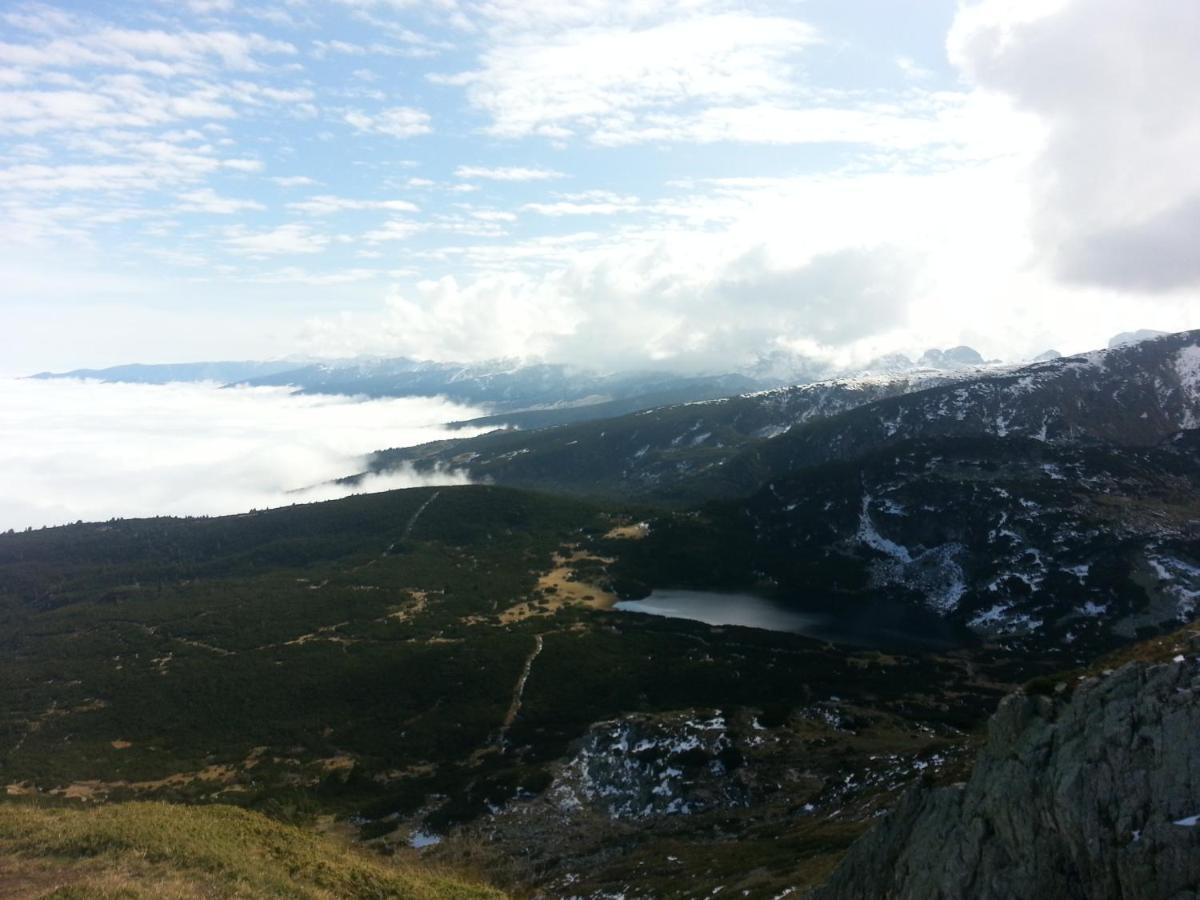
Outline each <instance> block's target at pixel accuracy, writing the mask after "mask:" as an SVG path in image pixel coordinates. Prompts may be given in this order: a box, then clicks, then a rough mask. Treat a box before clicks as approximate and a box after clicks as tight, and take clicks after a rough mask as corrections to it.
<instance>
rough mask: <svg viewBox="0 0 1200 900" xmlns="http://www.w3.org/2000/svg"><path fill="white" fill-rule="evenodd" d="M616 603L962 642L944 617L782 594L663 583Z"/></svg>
mask: <svg viewBox="0 0 1200 900" xmlns="http://www.w3.org/2000/svg"><path fill="white" fill-rule="evenodd" d="M614 608H615V609H617V610H619V611H620V612H625V613H641V614H642V615H651V616H664V617H666V618H669V619H690V620H691V621H693V622H703V623H705V624H706V625H741V626H743V627H745V628H762V629H765V630H767V631H786V632H789V633H791V634H802V635H805V636H807V637H812V638H817V639H819V640H823V641H831V642H833V643H839V644H852V645H856V646H867V647H910V648H914V649H916V648H926V649H933V648H944V647H949V646H953V645H954V644H956V643H958V642H957V641H956V640H955V639H954V637H953V636H951V635H950V634H949V633H948V632H947V631H946V628H945V625H944V623H942V622H937V621H933V620H931V619H930V618H928V617H923V616H922V617H918V619H917V620H911V617H910V615H909V614H908V613H907V612H899V611H897V610H886V609H874V610H872V611H871V612H870V614H869V615H862V614H860V615H858V616H855V617H840V616H834V615H830V614H826V613H812V612H803V611H802V610H800V609H797V608H796V606H794V605H792V604H790V603H786V602H784V601H782V600H775V599H771V598H769V597H760V596H758V595H755V594H746V593H734V592H722V591H686V590H675V589H659V590H655V591H651V593H650V595H649V596H647V597H646V598H645V599H643V600H622V601H620V602H619V603H617V604H616V606H615V607H614Z"/></svg>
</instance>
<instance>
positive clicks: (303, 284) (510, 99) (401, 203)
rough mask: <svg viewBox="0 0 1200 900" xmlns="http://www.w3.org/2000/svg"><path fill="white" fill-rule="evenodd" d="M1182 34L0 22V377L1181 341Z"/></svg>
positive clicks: (1071, 2)
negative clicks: (397, 360)
mask: <svg viewBox="0 0 1200 900" xmlns="http://www.w3.org/2000/svg"><path fill="white" fill-rule="evenodd" d="M1191 7H1192V5H1191V4H1183V3H1180V4H1167V5H1166V6H1165V7H1152V8H1151V9H1150V10H1149V11H1147V6H1146V5H1145V4H1141V3H1137V2H1134V0H1053V2H1051V0H1046V2H1040V3H1024V2H999V0H986V2H980V3H970V4H956V3H953V2H941V0H904V2H880V0H874V2H868V0H853V2H832V0H811V2H787V0H778V2H766V0H764V2H746V3H732V2H726V0H643V2H638V3H605V2H597V0H579V2H559V0H438V2H421V3H416V2H407V0H290V2H282V3H256V2H241V0H189V2H181V0H173V2H165V0H164V2H142V3H99V2H91V3H60V4H19V3H18V4H8V5H7V6H6V8H5V11H4V12H3V13H2V14H0V93H2V94H3V95H4V96H3V99H2V100H0V206H2V207H3V213H4V215H3V219H4V222H3V224H2V225H0V230H2V231H3V243H2V245H0V277H2V278H3V279H4V282H5V284H6V285H7V287H6V289H5V290H4V292H3V294H2V295H0V326H2V327H0V331H2V334H0V341H2V342H3V343H2V344H0V352H2V353H3V356H4V360H5V362H4V368H5V370H8V371H12V372H20V371H26V370H29V369H40V368H49V367H70V366H75V365H102V364H112V363H118V362H126V361H132V360H143V361H168V360H181V359H194V358H217V357H223V358H236V357H270V356H280V355H288V354H312V355H334V356H342V355H353V354H358V353H369V354H382V355H401V354H404V355H414V356H425V357H433V358H439V359H481V358H490V357H496V356H528V357H539V358H545V359H559V360H565V361H571V362H579V363H582V364H589V365H596V366H602V367H616V366H624V365H634V364H644V363H647V362H650V363H654V364H658V365H668V366H676V367H684V368H701V369H705V368H707V369H712V368H716V369H722V368H729V367H733V366H734V365H741V364H744V363H745V362H746V361H748V360H751V359H753V358H754V357H755V356H757V355H761V354H766V353H771V352H785V353H794V354H799V355H803V356H806V357H813V358H819V359H823V360H836V361H838V362H841V363H845V364H851V363H853V362H854V361H855V360H864V359H866V358H869V357H870V356H871V355H874V354H876V353H879V352H885V351H889V350H907V351H910V352H911V351H914V350H915V351H918V352H919V351H920V350H921V349H923V348H924V347H925V346H930V345H934V344H941V345H945V344H950V343H958V342H969V343H972V344H974V345H976V346H979V347H980V349H981V350H983V351H984V352H985V354H987V355H989V356H1005V357H1008V358H1016V357H1020V356H1022V355H1032V354H1033V353H1036V352H1039V351H1040V350H1043V349H1045V348H1046V347H1048V346H1051V345H1053V346H1057V347H1059V349H1062V350H1066V351H1070V350H1081V349H1086V348H1088V347H1091V346H1095V345H1097V344H1100V343H1103V340H1104V339H1105V338H1106V337H1107V336H1108V335H1109V334H1111V333H1112V332H1114V331H1118V330H1124V329H1128V328H1137V327H1159V328H1164V329H1175V328H1183V327H1191V326H1196V325H1197V324H1200V322H1198V321H1197V318H1198V317H1197V315H1196V313H1197V312H1198V311H1200V303H1198V302H1197V295H1196V289H1197V286H1198V285H1200V272H1198V271H1196V264H1195V263H1194V262H1191V261H1190V259H1189V257H1194V256H1195V254H1194V251H1193V250H1192V249H1189V246H1188V245H1187V242H1186V241H1184V242H1182V245H1181V241H1180V240H1179V238H1178V237H1177V235H1178V234H1179V233H1180V232H1181V231H1182V232H1183V233H1187V229H1188V228H1189V227H1190V226H1191V225H1192V224H1200V200H1198V199H1197V198H1200V176H1198V175H1197V174H1196V172H1195V168H1196V167H1195V166H1194V164H1193V163H1192V162H1191V161H1192V160H1194V159H1195V158H1197V156H1200V137H1198V134H1197V131H1198V129H1200V123H1197V121H1196V119H1197V114H1196V111H1195V109H1194V107H1193V101H1192V99H1191V98H1190V96H1189V95H1190V91H1189V90H1187V89H1186V88H1185V87H1183V86H1185V85H1192V84H1196V83H1200V79H1198V77H1197V76H1200V71H1197V63H1196V61H1195V54H1194V52H1193V51H1194V47H1195V46H1196V41H1197V40H1200V26H1198V19H1197V16H1198V14H1197V13H1196V12H1195V11H1194V10H1193V9H1192V8H1191ZM1191 233H1193V234H1194V233H1195V232H1194V231H1193V232H1191Z"/></svg>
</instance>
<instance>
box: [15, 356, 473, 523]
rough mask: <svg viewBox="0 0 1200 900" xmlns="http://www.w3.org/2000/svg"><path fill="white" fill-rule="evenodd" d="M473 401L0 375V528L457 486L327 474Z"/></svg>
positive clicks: (406, 476)
mask: <svg viewBox="0 0 1200 900" xmlns="http://www.w3.org/2000/svg"><path fill="white" fill-rule="evenodd" d="M484 412H485V411H483V410H479V409H474V408H471V407H466V406H459V405H456V404H453V403H450V402H448V401H446V400H444V399H442V398H439V397H410V398H397V399H381V400H365V399H363V398H351V397H333V396H317V395H301V394H293V393H291V392H290V391H289V389H287V388H228V389H226V388H221V387H220V386H218V385H216V384H169V385H139V384H104V383H101V382H96V381H80V380H53V381H38V380H27V379H0V530H7V529H10V528H11V529H16V530H22V529H24V528H27V527H34V528H37V527H41V526H43V525H60V524H64V523H68V522H75V521H78V520H84V521H102V520H106V519H110V518H114V517H124V518H130V517H139V516H155V515H193V516H195V515H223V514H228V513H239V512H245V511H247V510H250V509H264V508H268V507H273V506H284V505H288V504H291V503H297V502H309V501H315V500H329V499H334V498H336V497H342V496H346V495H348V494H351V493H369V492H375V491H385V490H392V489H396V488H408V487H418V486H422V485H429V484H463V483H466V482H467V478H466V476H465V475H464V474H463V473H459V472H441V473H434V474H429V475H421V474H417V473H415V472H412V471H404V472H396V473H389V474H387V475H377V476H369V477H367V478H366V479H364V480H363V482H362V483H360V484H359V485H357V486H355V487H347V486H343V485H336V484H330V483H328V482H330V481H331V480H332V479H336V478H340V477H342V476H344V475H350V474H353V473H356V472H361V471H363V469H364V467H365V465H366V463H367V461H368V459H369V457H370V454H371V452H372V451H375V450H379V449H383V448H387V447H403V446H411V445H413V444H419V443H423V442H425V441H432V440H438V439H440V438H443V437H446V436H448V435H449V434H450V432H449V431H448V429H446V428H445V423H446V422H451V421H456V420H459V421H461V420H463V419H469V418H472V417H474V416H478V415H483V414H484ZM472 433H475V432H471V431H469V430H460V431H455V432H453V434H454V435H455V436H459V437H464V436H468V435H470V434H472ZM297 492H299V493H297Z"/></svg>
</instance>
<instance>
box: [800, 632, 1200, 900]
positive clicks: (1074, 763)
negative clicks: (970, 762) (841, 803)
mask: <svg viewBox="0 0 1200 900" xmlns="http://www.w3.org/2000/svg"><path fill="white" fill-rule="evenodd" d="M1196 649H1200V648H1194V649H1193V650H1191V651H1189V653H1188V655H1187V657H1186V658H1185V657H1184V656H1182V655H1181V656H1177V657H1176V658H1175V659H1176V661H1175V662H1172V663H1166V664H1160V665H1147V664H1144V663H1130V664H1128V665H1126V666H1124V667H1123V668H1121V669H1119V670H1117V671H1116V672H1115V673H1112V674H1109V675H1107V676H1104V677H1099V678H1091V679H1088V680H1085V681H1083V682H1081V683H1080V684H1079V685H1078V687H1077V688H1076V689H1075V691H1074V693H1073V696H1072V697H1071V698H1070V699H1063V698H1062V697H1061V696H1060V697H1057V698H1056V697H1050V696H1029V695H1027V694H1016V695H1013V696H1010V697H1009V698H1007V699H1006V700H1005V701H1004V702H1003V703H1002V704H1001V706H1000V709H999V710H998V711H997V713H996V715H995V716H994V717H993V719H992V721H991V723H990V725H989V730H988V739H987V743H986V745H985V747H984V749H983V751H982V753H981V755H980V757H979V759H978V761H977V763H976V766H975V770H974V772H973V774H972V775H971V778H970V780H969V781H968V782H967V783H966V784H963V785H956V786H953V787H936V788H935V787H929V786H919V787H917V788H914V789H913V790H912V791H910V792H909V793H908V794H907V795H906V796H905V797H904V799H903V800H902V801H901V802H900V804H899V805H898V807H897V808H896V809H895V810H894V811H893V812H892V813H891V814H890V815H888V816H887V818H886V819H885V820H883V822H882V823H881V824H880V825H879V826H877V827H876V828H875V829H873V830H872V831H871V832H869V833H868V834H866V835H864V836H863V838H862V839H860V840H859V841H858V842H857V843H856V844H855V845H854V846H853V847H852V848H851V850H850V853H849V854H848V855H847V857H846V858H845V860H844V861H843V862H842V863H841V865H840V866H839V868H838V869H837V870H836V871H835V872H834V874H833V876H832V877H831V879H830V880H829V882H828V883H827V884H826V885H825V886H824V887H823V888H821V889H819V890H818V891H816V892H815V893H813V894H812V895H811V900H851V898H855V900H859V898H861V900H883V898H888V900H939V898H941V900H951V898H956V900H957V898H965V897H971V898H974V900H1007V898H1013V897H1037V898H1040V900H1093V898H1094V900H1101V898H1105V900H1109V898H1126V900H1167V898H1172V900H1191V898H1196V897H1200V824H1198V822H1200V740H1198V738H1200V664H1198V661H1197V658H1196V657H1195V656H1194V655H1193V654H1194V653H1195V652H1196Z"/></svg>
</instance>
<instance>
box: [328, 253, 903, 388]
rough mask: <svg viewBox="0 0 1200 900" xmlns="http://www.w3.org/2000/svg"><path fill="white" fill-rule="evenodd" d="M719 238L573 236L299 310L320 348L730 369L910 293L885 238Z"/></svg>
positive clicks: (832, 341) (856, 321)
mask: <svg viewBox="0 0 1200 900" xmlns="http://www.w3.org/2000/svg"><path fill="white" fill-rule="evenodd" d="M718 245H719V242H718V241H713V240H708V241H704V242H703V243H701V244H686V243H675V244H672V245H671V246H670V247H668V246H665V245H663V244H661V243H659V242H652V243H650V244H645V245H641V244H634V245H631V246H629V247H627V248H609V249H606V250H603V251H593V252H587V251H584V250H581V249H580V248H578V247H576V248H575V252H574V253H572V254H570V255H571V257H572V261H571V262H570V263H569V264H568V265H566V266H564V267H562V268H557V269H553V270H551V271H548V272H546V273H545V274H543V275H529V274H523V273H518V272H515V271H512V270H509V271H503V272H497V273H494V274H483V275H480V276H478V277H476V278H474V279H472V280H470V281H469V282H466V283H462V282H460V281H459V280H458V279H455V278H451V277H446V278H442V279H439V280H437V281H428V282H423V283H421V284H419V285H417V286H416V288H415V290H412V291H398V292H396V293H395V294H393V296H392V297H391V298H390V299H389V301H388V308H387V311H386V312H385V313H384V314H383V315H379V316H367V317H357V318H356V317H349V318H342V319H339V320H336V321H329V320H326V321H314V322H311V323H310V325H309V340H310V341H311V345H312V346H313V347H314V348H321V352H329V351H330V350H331V349H332V348H334V347H337V346H345V345H346V344H348V343H354V342H358V346H359V347H360V349H361V350H363V351H365V352H373V353H398V354H406V353H415V354H418V355H421V356H430V357H433V358H438V359H445V360H455V359H471V358H478V357H479V356H480V355H481V354H482V353H486V354H487V355H504V356H534V357H545V358H551V359H558V360H572V361H574V362H578V363H581V364H591V365H598V366H601V367H612V366H618V365H638V364H644V363H645V362H646V360H647V359H648V358H649V359H652V360H655V361H657V362H659V363H662V364H666V365H672V366H681V367H686V368H713V367H716V368H721V369H722V370H728V369H729V368H733V367H736V366H737V365H741V364H744V363H746V362H749V361H751V360H753V359H754V357H755V356H756V355H757V354H758V353H760V352H763V351H765V350H766V349H769V348H770V347H772V346H778V345H779V342H780V339H781V338H787V339H790V340H791V341H792V342H805V341H806V342H808V343H809V344H812V345H824V346H826V347H830V346H835V345H838V344H844V343H846V342H849V341H854V340H858V339H861V338H864V337H868V336H871V335H875V334H879V333H881V332H883V331H886V330H888V329H889V328H892V327H894V326H896V325H898V324H900V323H901V322H902V321H903V320H904V317H905V314H906V311H907V307H908V304H909V303H910V301H911V299H912V292H913V286H914V277H913V272H912V267H911V266H910V265H909V264H908V262H907V261H906V260H905V259H904V257H903V256H902V255H901V254H899V253H897V252H895V251H893V250H892V249H891V248H887V247H879V248H873V249H864V250H846V251H841V252H836V253H831V254H823V255H817V256H815V257H813V258H811V259H808V260H806V261H802V262H799V263H795V264H793V263H789V262H786V261H782V260H780V259H779V258H777V257H776V256H775V255H774V254H773V253H772V252H771V251H770V250H769V249H768V248H767V247H765V246H762V245H758V246H754V247H750V248H748V249H747V250H745V251H743V252H734V251H731V250H730V249H729V248H724V249H718ZM506 250H508V251H509V252H511V248H506ZM484 348H486V350H485V349H484Z"/></svg>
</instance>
